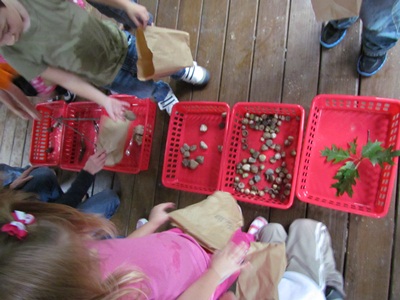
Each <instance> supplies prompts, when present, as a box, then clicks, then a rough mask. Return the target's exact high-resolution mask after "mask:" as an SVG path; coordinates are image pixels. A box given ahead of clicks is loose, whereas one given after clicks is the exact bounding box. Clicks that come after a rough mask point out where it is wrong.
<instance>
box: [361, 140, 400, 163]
mask: <svg viewBox="0 0 400 300" xmlns="http://www.w3.org/2000/svg"><path fill="white" fill-rule="evenodd" d="M381 144H382V143H381V142H378V141H376V142H374V143H372V142H368V143H367V144H366V145H365V146H364V147H363V149H362V156H363V157H365V158H368V159H369V160H370V161H371V163H372V165H373V166H375V165H376V164H379V165H380V167H381V168H383V164H384V163H388V164H389V165H393V164H394V162H393V157H395V156H400V151H393V150H392V149H393V147H392V146H390V147H389V148H386V149H385V148H382V147H381Z"/></svg>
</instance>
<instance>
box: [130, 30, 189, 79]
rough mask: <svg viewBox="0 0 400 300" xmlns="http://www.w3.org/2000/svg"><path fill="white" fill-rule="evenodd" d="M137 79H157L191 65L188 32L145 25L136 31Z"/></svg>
mask: <svg viewBox="0 0 400 300" xmlns="http://www.w3.org/2000/svg"><path fill="white" fill-rule="evenodd" d="M136 48H137V51H138V61H137V69H138V71H137V77H138V78H139V80H149V79H158V78H161V77H165V76H167V75H171V74H173V73H175V72H177V71H179V70H180V69H183V68H185V67H191V66H193V57H192V53H191V50H190V45H189V33H187V32H184V31H180V30H175V29H169V28H161V27H157V26H147V27H146V29H145V30H142V29H140V28H138V29H137V31H136Z"/></svg>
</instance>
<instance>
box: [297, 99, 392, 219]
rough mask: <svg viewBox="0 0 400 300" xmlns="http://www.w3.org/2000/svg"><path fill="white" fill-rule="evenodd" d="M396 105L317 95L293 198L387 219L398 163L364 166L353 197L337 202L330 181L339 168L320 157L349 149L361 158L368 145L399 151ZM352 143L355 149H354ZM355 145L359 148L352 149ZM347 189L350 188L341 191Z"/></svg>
mask: <svg viewBox="0 0 400 300" xmlns="http://www.w3.org/2000/svg"><path fill="white" fill-rule="evenodd" d="M399 118H400V102H399V100H395V99H385V98H375V97H363V96H348V95H318V96H317V97H315V98H314V99H313V102H312V106H311V111H310V116H309V120H308V124H307V129H306V133H305V138H304V143H303V152H302V155H301V161H300V170H299V174H300V175H299V178H298V184H297V190H296V194H297V197H298V198H299V199H300V200H302V201H304V202H307V203H311V204H315V205H318V206H323V207H326V208H330V209H336V210H341V211H345V212H349V213H355V214H359V215H364V216H369V217H375V218H379V217H383V216H385V215H386V214H387V212H388V210H389V206H390V200H391V197H392V190H393V185H394V181H395V180H394V179H395V177H396V173H397V163H398V158H397V157H394V158H393V163H394V164H393V165H390V164H388V163H384V164H383V168H381V167H380V166H379V164H376V165H375V166H373V165H372V164H371V162H370V161H368V160H363V161H361V162H360V164H359V166H358V174H359V178H358V179H356V185H355V186H354V187H353V188H352V192H353V194H352V196H351V197H350V196H349V194H347V193H344V194H343V195H341V196H337V195H336V192H337V190H336V189H335V188H334V187H332V185H333V184H335V182H336V180H335V179H334V178H333V177H334V176H335V175H336V174H337V172H338V169H339V167H340V166H341V165H342V164H332V162H331V161H329V162H328V161H327V160H326V157H324V156H322V155H321V151H323V150H324V149H326V147H327V148H330V149H331V148H332V146H334V147H338V148H341V149H349V147H350V146H351V145H353V148H354V149H352V150H351V151H350V152H351V153H354V154H357V155H359V154H360V153H361V151H362V147H363V146H364V145H366V144H367V142H368V141H370V142H378V143H381V146H382V148H389V147H392V149H396V150H397V149H399V146H400V141H399ZM354 141H356V143H354ZM355 145H356V146H357V147H355ZM344 188H348V187H344Z"/></svg>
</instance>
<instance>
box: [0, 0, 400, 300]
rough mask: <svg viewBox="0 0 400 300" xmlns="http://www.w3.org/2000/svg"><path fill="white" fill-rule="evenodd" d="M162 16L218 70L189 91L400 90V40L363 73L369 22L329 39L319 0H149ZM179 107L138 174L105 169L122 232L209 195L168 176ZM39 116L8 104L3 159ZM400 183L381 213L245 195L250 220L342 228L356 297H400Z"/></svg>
mask: <svg viewBox="0 0 400 300" xmlns="http://www.w3.org/2000/svg"><path fill="white" fill-rule="evenodd" d="M140 2H141V3H142V4H144V5H145V6H146V7H147V8H148V10H149V11H150V12H152V13H153V14H154V16H155V23H156V25H158V26H162V27H169V28H177V29H180V30H184V31H187V32H189V33H190V36H191V49H192V52H193V55H194V57H195V59H196V60H197V61H198V62H199V64H200V65H202V66H205V67H207V68H208V69H209V71H210V73H211V76H212V79H211V81H210V83H209V84H208V86H207V87H205V88H204V89H197V88H192V87H190V86H188V85H184V84H176V83H174V82H172V83H171V85H172V86H173V88H174V90H175V91H176V95H177V96H178V98H179V99H180V100H181V101H191V100H209V101H221V102H226V103H228V104H229V105H230V106H231V107H232V106H233V105H234V104H235V103H236V102H243V101H250V102H278V103H295V104H300V105H302V106H303V107H304V108H305V110H306V111H308V110H309V108H310V103H311V100H312V99H313V98H314V97H315V95H317V94H322V93H328V94H329V93H330V94H350V95H369V96H380V97H388V98H397V99H400V86H399V84H398V83H399V82H400V72H399V71H398V70H399V69H400V46H397V47H395V48H394V49H392V51H390V55H389V58H388V62H387V64H386V66H385V67H384V68H383V70H382V71H380V72H379V73H378V75H376V76H374V77H372V78H370V79H365V78H359V76H358V75H357V73H356V62H357V59H358V55H359V52H360V45H361V39H360V23H359V22H358V23H357V24H355V25H354V26H353V27H352V28H351V29H350V30H349V32H348V35H347V37H346V38H345V40H344V41H343V42H342V43H341V44H340V45H339V46H337V47H336V48H334V49H331V50H322V49H321V47H320V45H319V34H320V31H321V23H317V22H316V21H315V18H314V14H313V11H312V8H311V4H310V1H303V0H292V1H290V0H286V1H285V0H219V1H216V0H190V1H180V0H168V1H161V0H159V1H158V0H142V1H140ZM168 121H169V117H168V116H167V115H166V114H165V113H161V112H160V111H158V112H157V120H156V128H155V134H154V140H153V147H152V153H151V162H150V166H149V169H148V170H147V171H145V172H142V173H140V174H138V175H127V174H114V173H112V172H108V171H102V172H101V173H99V174H98V176H97V177H96V182H95V185H94V187H93V192H96V190H100V189H102V188H103V187H105V186H111V187H113V188H114V189H115V190H117V191H119V192H120V195H121V200H122V204H121V207H120V209H119V211H118V213H117V215H116V216H115V217H114V220H115V221H116V223H117V224H118V226H119V228H120V229H121V231H122V233H127V232H129V231H131V230H132V229H133V227H134V225H135V223H136V221H137V219H138V218H140V217H144V216H147V215H148V213H149V211H150V209H151V208H152V207H153V206H154V205H155V204H158V203H161V202H167V201H172V202H175V203H176V204H177V206H178V207H185V206H187V205H190V204H193V203H195V202H197V201H199V200H201V199H203V198H204V196H203V195H199V194H193V193H187V192H182V191H178V190H172V189H168V188H165V187H164V186H163V185H162V183H161V172H162V167H163V166H162V162H163V156H164V150H165V142H166V133H167V130H168ZM30 131H31V124H30V123H29V122H25V121H22V120H20V119H18V118H16V117H14V116H13V115H12V114H11V113H10V112H9V111H7V110H6V109H5V107H4V106H0V138H1V147H0V160H1V162H3V163H9V164H11V165H15V166H20V165H26V164H27V163H28V157H29V155H28V154H29V145H30ZM398 195H399V193H398V191H397V189H396V188H395V190H394V193H393V198H392V203H391V207H390V210H389V213H388V215H387V216H386V217H384V218H382V219H373V218H368V217H361V216H357V215H353V214H348V213H343V212H339V211H333V210H328V209H325V208H321V207H317V206H313V205H307V204H305V203H303V202H300V201H298V200H295V203H294V205H293V207H292V208H290V209H289V210H279V209H269V208H266V207H261V206H253V205H249V204H244V203H240V206H241V207H242V210H243V212H244V216H245V222H246V224H245V228H247V226H248V225H249V223H250V222H251V221H252V219H253V218H254V217H255V216H257V215H262V216H264V217H266V218H267V219H269V221H270V222H279V223H282V224H283V225H284V226H288V225H289V224H290V223H291V222H292V221H293V220H295V219H297V218H304V217H305V218H312V219H316V220H320V221H322V222H324V223H325V224H326V225H327V226H328V228H329V230H330V233H331V235H332V240H333V248H334V251H335V258H336V262H337V266H338V269H339V270H341V271H342V272H343V275H344V278H345V290H346V293H347V299H354V300H361V299H362V300H365V299H371V300H377V299H379V300H380V299H392V300H397V299H400V284H399V276H400V220H399V217H400V208H399V197H398Z"/></svg>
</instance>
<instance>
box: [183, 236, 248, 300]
mask: <svg viewBox="0 0 400 300" xmlns="http://www.w3.org/2000/svg"><path fill="white" fill-rule="evenodd" d="M247 250H248V246H247V245H246V244H245V243H244V242H242V243H241V244H240V245H235V244H234V243H232V242H229V243H228V245H226V246H225V247H224V248H223V249H222V250H220V251H217V252H215V253H214V255H213V257H212V260H211V266H210V268H209V269H208V270H207V271H206V272H204V273H203V275H201V277H200V278H199V279H198V280H197V281H195V282H194V283H193V284H192V285H191V286H190V287H189V288H188V289H187V290H186V291H184V292H183V293H182V294H181V295H180V296H179V298H178V300H192V299H197V300H208V299H210V298H211V296H212V295H213V294H214V292H215V290H216V289H217V287H218V285H219V284H220V283H221V282H222V281H224V280H225V279H226V278H228V277H229V276H231V275H232V274H234V273H236V272H237V271H239V270H241V269H242V268H244V267H246V266H247V264H248V263H244V264H243V260H244V258H245V256H246V253H247ZM188 267H189V266H188Z"/></svg>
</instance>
